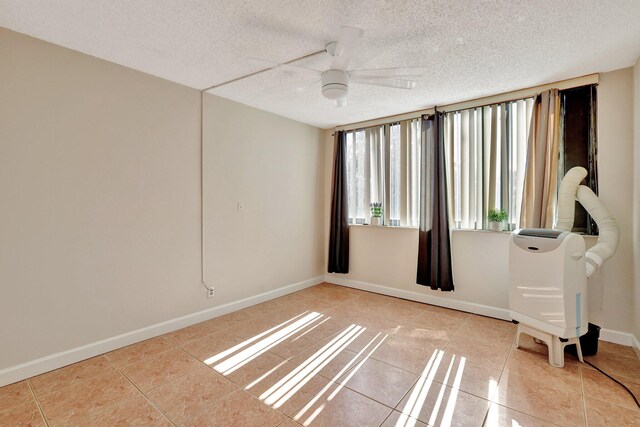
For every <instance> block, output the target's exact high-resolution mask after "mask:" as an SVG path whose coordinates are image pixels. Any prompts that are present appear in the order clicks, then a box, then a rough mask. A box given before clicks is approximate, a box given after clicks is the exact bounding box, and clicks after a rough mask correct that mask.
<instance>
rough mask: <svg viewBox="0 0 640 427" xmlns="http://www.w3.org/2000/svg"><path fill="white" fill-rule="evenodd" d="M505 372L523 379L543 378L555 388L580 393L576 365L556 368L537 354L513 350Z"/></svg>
mask: <svg viewBox="0 0 640 427" xmlns="http://www.w3.org/2000/svg"><path fill="white" fill-rule="evenodd" d="M504 369H505V371H508V372H511V373H512V374H516V375H520V376H523V377H526V376H531V377H533V378H544V380H545V381H546V382H547V383H549V384H550V385H553V386H554V387H557V388H565V389H566V390H567V391H571V392H574V393H580V392H581V391H580V387H581V385H580V371H579V369H578V366H577V365H573V364H570V363H565V365H564V367H563V368H556V367H554V366H551V365H550V364H549V359H548V358H547V357H546V356H542V355H540V354H537V353H529V352H527V351H523V350H520V349H517V348H514V349H513V350H512V351H511V354H510V355H509V359H508V360H507V364H506V365H505V368H504Z"/></svg>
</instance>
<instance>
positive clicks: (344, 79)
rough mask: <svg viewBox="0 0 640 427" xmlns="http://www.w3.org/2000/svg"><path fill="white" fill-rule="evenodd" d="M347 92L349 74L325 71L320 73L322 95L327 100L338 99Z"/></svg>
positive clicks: (338, 71)
mask: <svg viewBox="0 0 640 427" xmlns="http://www.w3.org/2000/svg"><path fill="white" fill-rule="evenodd" d="M348 91H349V74H348V73H347V72H346V71H342V70H327V71H325V72H324V73H322V95H323V96H324V97H325V98H329V99H340V98H344V97H345V96H347V92H348Z"/></svg>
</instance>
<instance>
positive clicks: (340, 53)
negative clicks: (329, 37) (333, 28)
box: [331, 27, 364, 71]
mask: <svg viewBox="0 0 640 427" xmlns="http://www.w3.org/2000/svg"><path fill="white" fill-rule="evenodd" d="M362 34H364V30H362V29H360V28H354V27H342V28H340V37H339V38H338V41H337V42H336V44H335V46H334V50H333V53H332V55H333V60H332V61H331V69H332V70H343V71H346V70H347V67H349V63H350V62H351V57H352V56H353V53H354V51H355V48H356V46H357V44H358V42H359V41H360V39H361V38H362Z"/></svg>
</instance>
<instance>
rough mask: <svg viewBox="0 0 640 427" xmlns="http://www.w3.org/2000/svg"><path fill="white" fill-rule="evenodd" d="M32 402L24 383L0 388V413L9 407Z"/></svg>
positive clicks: (27, 386) (29, 391)
mask: <svg viewBox="0 0 640 427" xmlns="http://www.w3.org/2000/svg"><path fill="white" fill-rule="evenodd" d="M31 401H33V395H32V394H31V390H29V384H27V382H26V381H20V382H17V383H13V384H9V385H6V386H4V387H0V408H2V409H0V411H1V410H3V409H7V408H9V407H11V406H16V405H21V404H23V403H28V402H31Z"/></svg>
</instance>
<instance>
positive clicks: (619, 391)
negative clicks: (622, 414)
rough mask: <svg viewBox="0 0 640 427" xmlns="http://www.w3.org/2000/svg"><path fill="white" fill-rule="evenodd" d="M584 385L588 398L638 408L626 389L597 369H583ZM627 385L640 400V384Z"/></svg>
mask: <svg viewBox="0 0 640 427" xmlns="http://www.w3.org/2000/svg"><path fill="white" fill-rule="evenodd" d="M582 384H583V387H584V395H585V396H586V397H593V398H596V399H600V400H605V401H607V402H609V403H611V404H614V405H618V406H625V407H627V408H632V409H637V408H638V407H637V405H636V402H635V401H634V400H633V398H632V397H631V396H630V395H629V393H627V391H626V390H625V389H623V388H622V387H621V386H620V385H619V384H616V383H615V382H613V381H612V380H611V379H609V378H607V377H606V376H604V375H603V374H601V373H600V372H598V371H596V370H595V369H582ZM623 384H624V382H623ZM625 385H626V386H627V387H628V388H629V389H630V390H631V391H632V392H635V393H636V395H637V396H638V397H639V398H640V384H634V383H630V382H629V383H626V384H625Z"/></svg>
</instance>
